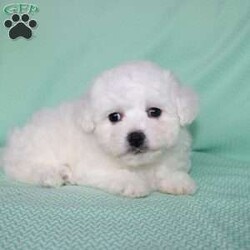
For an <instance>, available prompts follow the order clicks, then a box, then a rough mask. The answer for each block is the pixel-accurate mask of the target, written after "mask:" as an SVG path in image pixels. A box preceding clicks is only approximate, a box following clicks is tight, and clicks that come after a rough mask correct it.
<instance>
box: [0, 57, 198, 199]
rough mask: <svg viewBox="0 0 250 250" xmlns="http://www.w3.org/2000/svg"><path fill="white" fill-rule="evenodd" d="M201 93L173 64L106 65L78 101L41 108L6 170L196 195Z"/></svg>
mask: <svg viewBox="0 0 250 250" xmlns="http://www.w3.org/2000/svg"><path fill="white" fill-rule="evenodd" d="M196 114H197V98H196V95H195V94H194V93H193V92H192V91H191V90H190V89H188V88H186V87H181V86H180V85H179V83H178V81H177V80H176V78H175V77H174V76H173V75H172V74H171V72H169V71H165V70H164V69H161V68H160V67H159V66H157V65H155V64H153V63H150V62H134V63H129V64H125V65H122V66H119V67H117V68H114V69H111V70H109V71H106V72H104V73H103V74H102V75H101V76H100V77H98V78H96V79H95V81H94V83H93V86H92V87H91V88H90V90H89V92H88V93H87V94H86V95H85V96H84V97H83V98H82V99H80V100H77V101H74V102H71V103H66V104H62V105H61V106H59V107H58V108H56V109H45V110H42V111H40V112H38V113H36V114H35V115H34V116H33V117H32V119H31V120H30V122H29V123H28V124H27V125H26V126H24V127H23V128H21V129H18V128H17V129H15V130H14V131H13V132H12V133H11V135H10V137H9V140H8V143H7V146H6V149H5V153H4V168H5V171H6V173H7V175H8V176H10V177H11V178H14V179H16V180H19V181H23V182H27V183H33V184H39V185H42V186H52V187H53V186H60V185H63V184H67V183H69V184H77V185H87V186H92V187H97V188H100V189H103V190H106V191H108V192H111V193H115V194H121V195H125V196H130V197H141V196H146V195H148V194H149V193H151V192H152V191H160V192H164V193H169V194H192V193H194V192H195V189H196V188H195V183H194V181H193V180H192V179H191V177H190V176H189V175H188V171H189V169H190V149H191V137H190V135H189V133H188V131H187V129H186V128H185V126H186V125H188V124H190V123H191V122H192V121H193V120H194V118H195V117H196Z"/></svg>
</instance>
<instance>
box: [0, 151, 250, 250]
mask: <svg viewBox="0 0 250 250" xmlns="http://www.w3.org/2000/svg"><path fill="white" fill-rule="evenodd" d="M193 163H194V169H193V172H192V175H193V177H194V178H195V179H196V180H197V182H198V184H199V186H200V188H199V191H198V192H197V194H196V195H194V196H192V197H190V196H171V195H165V194H159V193H155V194H153V195H151V196H149V197H146V198H141V199H128V198H122V197H116V196H113V195H109V194H106V193H103V192H101V191H97V190H94V189H90V188H83V187H72V186H71V187H67V186H66V187H63V188H58V189H46V188H37V187H32V186H29V185H22V184H17V183H11V182H9V181H6V180H4V178H3V177H1V186H0V200H1V206H0V216H1V220H0V232H1V233H0V249H4V250H12V249H13V250H19V249H20V250H25V249H29V250H32V249H62V250H63V249H76V250H77V249H79V250H80V249H108V250H112V249H249V248H250V237H249V235H250V234H249V232H250V223H249V222H250V194H249V190H250V182H249V178H250V176H249V171H248V169H249V165H248V164H242V163H239V162H236V161H227V160H225V159H220V158H216V157H214V156H211V155H209V154H204V153H195V154H194V157H193Z"/></svg>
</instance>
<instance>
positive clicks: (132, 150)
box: [127, 146, 150, 155]
mask: <svg viewBox="0 0 250 250" xmlns="http://www.w3.org/2000/svg"><path fill="white" fill-rule="evenodd" d="M148 151H150V150H149V148H148V147H146V146H145V147H140V148H137V147H130V148H129V149H128V151H127V153H128V154H133V155H139V154H145V153H147V152H148Z"/></svg>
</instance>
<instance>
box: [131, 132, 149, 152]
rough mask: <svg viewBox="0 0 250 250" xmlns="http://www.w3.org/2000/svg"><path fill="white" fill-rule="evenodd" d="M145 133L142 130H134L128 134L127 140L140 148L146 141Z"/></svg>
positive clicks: (132, 145)
mask: <svg viewBox="0 0 250 250" xmlns="http://www.w3.org/2000/svg"><path fill="white" fill-rule="evenodd" d="M145 138H146V136H145V134H144V133H143V132H141V131H134V132H131V133H129V134H128V137H127V140H128V143H129V145H130V146H131V147H135V148H140V147H141V146H142V145H143V144H144V141H145Z"/></svg>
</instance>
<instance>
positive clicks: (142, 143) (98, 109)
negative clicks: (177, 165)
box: [82, 62, 197, 166]
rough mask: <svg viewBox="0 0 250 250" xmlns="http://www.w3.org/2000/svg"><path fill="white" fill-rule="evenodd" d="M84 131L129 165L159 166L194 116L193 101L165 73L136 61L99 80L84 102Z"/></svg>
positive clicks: (167, 73)
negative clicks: (160, 159) (159, 160)
mask: <svg viewBox="0 0 250 250" xmlns="http://www.w3.org/2000/svg"><path fill="white" fill-rule="evenodd" d="M84 101H85V107H84V112H83V117H82V118H83V119H82V126H83V128H84V130H85V131H86V132H89V133H93V134H94V135H95V136H96V138H97V140H98V142H99V144H100V146H101V147H102V148H103V150H104V151H105V152H107V153H108V154H111V155H112V156H113V157H116V158H118V159H119V160H121V161H122V163H123V164H125V165H127V166H140V165H147V164H150V163H153V162H154V161H157V159H158V158H159V156H160V155H161V154H162V153H163V152H164V151H165V150H166V149H168V148H171V147H173V146H175V145H176V143H177V141H178V136H179V132H180V128H181V127H183V126H185V125H187V124H190V123H191V122H192V121H193V120H194V118H195V117H196V114H197V98H196V96H195V94H194V93H193V92H192V91H191V90H190V89H188V88H186V87H181V86H180V85H179V83H178V81H177V80H176V78H175V77H174V76H173V75H172V74H171V73H170V72H169V71H165V70H163V69H161V68H160V67H158V66H157V65H155V64H153V63H150V62H135V63H130V64H126V65H122V66H120V67H117V68H115V69H112V70H109V71H107V72H105V73H104V74H102V75H101V76H100V77H98V78H97V79H96V80H95V82H94V84H93V87H92V88H91V90H90V92H89V93H88V95H87V97H86V98H85V100H84Z"/></svg>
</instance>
